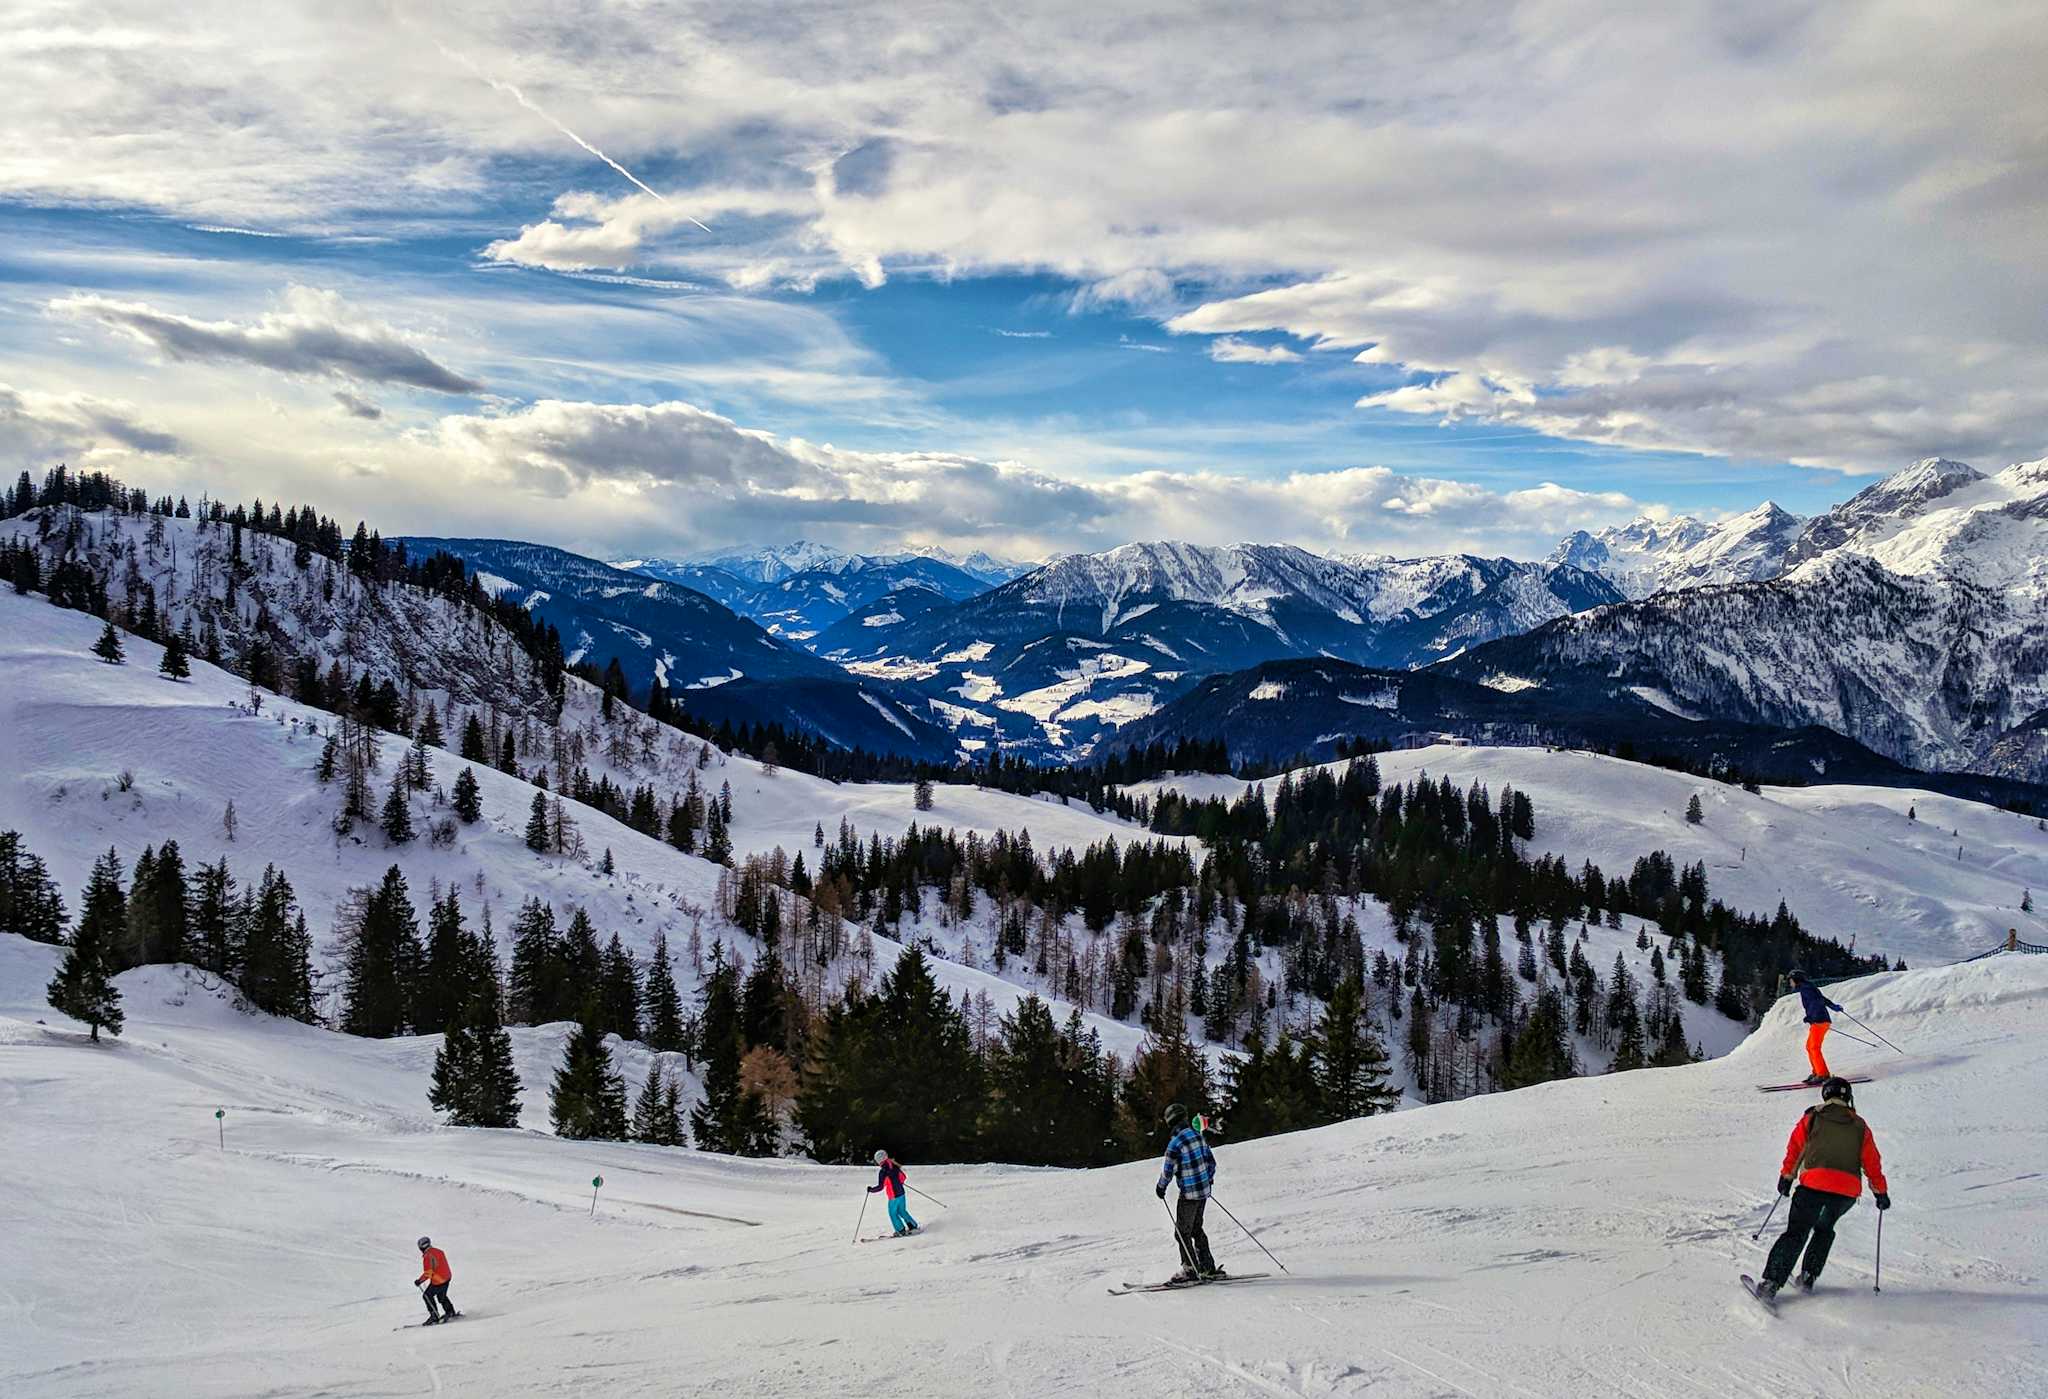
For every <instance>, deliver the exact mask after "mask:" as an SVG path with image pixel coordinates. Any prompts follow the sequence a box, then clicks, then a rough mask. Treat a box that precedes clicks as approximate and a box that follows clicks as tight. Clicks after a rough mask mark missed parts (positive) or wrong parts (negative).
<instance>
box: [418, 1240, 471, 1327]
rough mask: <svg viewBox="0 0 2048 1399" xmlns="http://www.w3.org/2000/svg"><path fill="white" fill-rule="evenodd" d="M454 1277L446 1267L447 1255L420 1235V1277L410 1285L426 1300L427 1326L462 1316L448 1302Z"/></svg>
mask: <svg viewBox="0 0 2048 1399" xmlns="http://www.w3.org/2000/svg"><path fill="white" fill-rule="evenodd" d="M454 1277H455V1273H454V1271H453V1270H452V1269H450V1268H449V1266H448V1255H447V1254H445V1253H443V1252H441V1250H440V1249H438V1248H435V1247H434V1241H433V1240H432V1239H430V1238H428V1237H427V1236H426V1235H425V1234H422V1235H420V1275H419V1276H418V1277H416V1278H414V1279H413V1282H412V1285H413V1286H414V1287H417V1288H419V1289H421V1291H420V1295H421V1296H422V1297H424V1298H426V1299H427V1321H426V1324H427V1325H429V1326H433V1325H435V1324H436V1323H438V1322H443V1321H453V1320H455V1318H456V1317H458V1316H461V1315H462V1313H461V1312H458V1311H457V1310H455V1304H454V1303H453V1302H451V1301H449V1300H448V1284H449V1283H450V1282H451V1281H452V1280H453V1279H454ZM436 1302H439V1303H440V1304H441V1306H440V1309H439V1310H438V1311H437V1310H435V1307H434V1304H435V1303H436Z"/></svg>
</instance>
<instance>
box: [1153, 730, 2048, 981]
mask: <svg viewBox="0 0 2048 1399" xmlns="http://www.w3.org/2000/svg"><path fill="white" fill-rule="evenodd" d="M1378 762H1379V767H1380V772H1381V775H1382V777H1383V779H1384V780H1385V781H1387V782H1389V783H1393V782H1411V781H1413V780H1414V779H1415V778H1417V777H1419V776H1421V775H1423V774H1424V773H1427V774H1428V775H1429V776H1430V777H1432V778H1437V779H1441V778H1445V777H1448V778H1450V779H1451V781H1452V782H1454V783H1455V784H1457V785H1458V786H1460V787H1466V786H1470V785H1471V784H1472V783H1473V782H1484V783H1486V784H1487V785H1488V786H1489V787H1490V788H1491V789H1492V791H1493V793H1494V794H1495V795H1496V796H1498V795H1499V792H1500V789H1501V788H1502V787H1504V786H1511V787H1513V788H1515V789H1516V790H1517V791H1521V792H1527V793H1528V794H1529V799H1530V800H1531V802H1533V803H1534V804H1535V807H1536V838H1535V839H1534V840H1533V841H1531V842H1530V843H1529V849H1530V850H1531V852H1532V853H1541V852H1546V851H1547V852H1552V853H1556V854H1560V855H1563V856H1564V857H1565V858H1567V859H1569V860H1571V861H1572V862H1573V865H1574V868H1576V867H1577V862H1578V861H1580V860H1591V861H1592V862H1593V863H1594V864H1596V865H1598V866H1600V868H1601V870H1602V871H1603V872H1604V873H1605V874H1606V875H1607V876H1608V877H1609V878H1613V877H1614V876H1616V875H1621V876H1626V875H1627V874H1628V872H1629V868H1630V866H1632V865H1633V864H1634V863H1635V861H1636V859H1637V858H1638V857H1639V856H1643V855H1647V854H1649V853H1650V852H1651V851H1652V850H1664V851H1668V852H1669V853H1670V855H1671V858H1672V859H1673V860H1675V861H1677V862H1678V863H1679V864H1680V865H1689V864H1692V863H1694V862H1695V861H1704V862H1705V864H1706V867H1707V886H1708V889H1709V891H1710V892H1711V894H1712V896H1713V897H1715V898H1718V899H1720V900H1721V901H1722V902H1723V903H1725V904H1727V905H1728V906H1729V907H1730V908H1734V909H1737V910H1739V911H1742V912H1746V913H1761V914H1766V915H1768V914H1770V913H1772V912H1773V911H1775V910H1776V908H1777V906H1778V902H1779V900H1781V899H1782V900H1784V902H1785V904H1786V906H1787V907H1789V908H1790V909H1791V910H1792V912H1793V913H1795V914H1797V915H1798V917H1799V921H1800V923H1801V924H1802V925H1804V927H1805V928H1806V930H1807V931H1808V932H1810V933H1815V934H1817V935H1819V936H1822V937H1831V938H1835V939H1838V940H1839V941H1841V942H1842V943H1843V944H1844V945H1848V944H1849V943H1850V941H1851V940H1852V939H1853V940H1854V945H1855V949H1856V950H1857V951H1858V952H1862V953H1864V954H1866V955H1868V954H1870V953H1877V952H1881V953H1883V954H1884V955H1885V956H1886V957H1890V958H1899V957H1903V958H1905V959H1906V962H1907V964H1908V965H1910V966H1918V965H1919V964H1921V963H1922V962H1925V961H1948V960H1953V959H1956V958H1960V957H1967V956H1970V955H1971V954H1973V953H1977V952H1981V951H1983V950H1985V949H1986V948H1988V947H1990V946H1992V945H1993V944H1994V943H1997V942H2000V941H2003V939H2004V937H2005V933H2006V930H2007V929H2009V928H2017V929H2019V930H2020V936H2021V937H2022V938H2023V939H2025V940H2027V941H2029V942H2036V943H2042V942H2048V922H2044V921H2043V919H2042V918H2041V916H2040V915H2039V914H2038V913H2023V912H2021V911H2020V907H2019V905H2020V903H2021V901H2022V900H2023V899H2024V898H2025V897H2026V895H2027V894H2028V892H2029V891H2039V890H2042V889H2048V831H2043V830H2041V828H2040V826H2039V824H2038V823H2037V822H2036V821H2034V820H2033V819H2031V818H2028V817H2022V816H2017V815H2014V814H2013V813H2011V812H2008V811H2001V810H1999V809H1998V808H1997V807H1993V806H1987V805H1984V804H1982V803H1980V802H1970V801H1963V800H1961V799H1959V798H1955V797H1945V796H1941V795H1939V794H1937V793H1933V792H1923V791H1916V790H1914V789H1912V788H1903V787H1860V786H1849V785H1836V786H1814V787H1765V788H1764V789H1763V790H1762V791H1761V792H1759V793H1750V792H1745V791H1743V790H1742V788H1740V787H1731V786H1729V785H1727V784H1726V783H1721V782H1710V781H1707V780H1705V779H1703V778H1695V777H1689V776H1687V775H1686V774H1684V773H1680V772H1671V771H1669V770H1667V769H1664V768H1657V767H1648V766H1645V765H1643V764H1640V763H1630V762H1624V761H1622V760H1621V759H1619V758H1608V757H1602V756H1600V755H1598V754H1592V753H1577V752H1567V751H1561V750H1553V749H1544V748H1482V747H1465V746H1462V745H1458V746H1453V745H1448V744H1444V745H1437V746H1433V747H1428V748H1416V749H1410V750H1406V751H1403V752H1397V753H1382V754H1380V755H1379V756H1378ZM1333 766H1341V764H1339V765H1333ZM1279 780H1280V779H1279V778H1277V777H1274V778H1267V779H1265V782H1264V784H1263V785H1264V786H1265V787H1266V789H1267V792H1268V794H1269V795H1270V793H1271V791H1272V789H1273V788H1274V787H1275V786H1276V785H1278V783H1279ZM1251 785H1252V784H1250V783H1247V782H1244V781H1243V780H1241V779H1238V778H1233V777H1223V776H1217V775H1213V774H1200V773H1196V774H1184V775H1180V776H1174V777H1165V778H1160V779H1157V780H1155V781H1151V782H1144V783H1138V784H1135V785H1134V786H1132V787H1131V788H1130V789H1129V790H1130V791H1131V792H1132V793H1133V794H1136V795H1144V794H1146V793H1150V792H1157V791H1158V790H1160V789H1161V788H1168V787H1170V788H1173V789H1175V790H1177V791H1181V792H1184V793H1186V794H1187V795H1189V796H1192V797H1197V798H1209V797H1222V798H1224V799H1226V800H1235V799H1236V798H1237V797H1238V796H1239V795H1241V794H1242V793H1243V792H1244V791H1245V790H1246V789H1247V787H1249V786H1251ZM1694 794H1697V795H1698V796H1699V799H1700V805H1701V808H1702V814H1703V815H1704V817H1705V819H1704V820H1703V821H1702V822H1701V823H1700V824H1699V825H1697V826H1695V825H1693V824H1691V823H1690V822H1688V821H1687V820H1686V819H1685V809H1686V805H1687V803H1688V801H1689V800H1690V799H1691V798H1692V796H1693V795H1694ZM2039 898H2040V895H2039V893H2038V892H2037V893H2035V899H2036V901H2037V902H2038V900H2039Z"/></svg>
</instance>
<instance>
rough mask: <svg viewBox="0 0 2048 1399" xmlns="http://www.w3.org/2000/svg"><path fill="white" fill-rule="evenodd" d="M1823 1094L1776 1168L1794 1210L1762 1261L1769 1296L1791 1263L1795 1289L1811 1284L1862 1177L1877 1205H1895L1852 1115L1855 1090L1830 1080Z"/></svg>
mask: <svg viewBox="0 0 2048 1399" xmlns="http://www.w3.org/2000/svg"><path fill="white" fill-rule="evenodd" d="M1820 1097H1821V1102H1820V1106H1819V1107H1816V1108H1808V1109H1807V1110H1806V1111H1805V1112H1804V1113H1803V1114H1801V1115H1800V1118H1799V1125H1798V1126H1797V1127H1794V1128H1793V1129H1792V1137H1791V1140H1789V1141H1787V1142H1786V1143H1785V1160H1784V1164H1783V1165H1781V1166H1780V1167H1779V1168H1778V1193H1779V1194H1780V1195H1790V1196H1791V1197H1792V1213H1791V1215H1790V1216H1789V1217H1788V1219H1787V1220H1786V1227H1785V1232H1784V1234H1783V1235H1781V1236H1780V1237H1779V1239H1778V1242H1777V1243H1775V1244H1773V1245H1772V1246H1771V1256H1770V1259H1769V1260H1768V1261H1767V1262H1766V1263H1765V1264H1764V1277H1763V1282H1762V1283H1761V1284H1759V1286H1758V1288H1757V1295H1758V1296H1759V1297H1761V1298H1762V1299H1763V1300H1764V1301H1766V1302H1768V1301H1770V1299H1771V1298H1773V1297H1775V1296H1776V1295H1777V1293H1778V1289H1779V1288H1781V1287H1783V1286H1784V1285H1785V1283H1786V1282H1787V1281H1788V1280H1789V1279H1790V1278H1791V1276H1792V1265H1793V1263H1794V1262H1795V1261H1797V1262H1799V1285H1800V1287H1802V1288H1804V1289H1805V1290H1807V1291H1809V1292H1810V1291H1812V1290H1813V1284H1814V1281H1815V1280H1816V1279H1817V1278H1819V1277H1820V1270H1821V1269H1822V1268H1824V1267H1826V1266H1827V1261H1828V1250H1829V1249H1830V1248H1832V1247H1833V1246H1834V1242H1835V1225H1836V1223H1837V1222H1838V1221H1839V1220H1840V1219H1841V1217H1842V1216H1843V1215H1845V1214H1847V1213H1848V1212H1849V1210H1850V1209H1851V1208H1852V1207H1853V1206H1854V1205H1855V1203H1856V1200H1857V1197H1858V1196H1860V1195H1862V1194H1863V1178H1864V1177H1865V1176H1869V1177H1870V1192H1871V1198H1872V1199H1873V1200H1875V1201H1876V1202H1877V1207H1878V1209H1880V1210H1888V1209H1890V1208H1891V1207H1892V1197H1891V1193H1890V1192H1891V1186H1890V1183H1889V1182H1887V1181H1886V1180H1885V1178H1884V1159H1883V1158H1882V1157H1880V1156H1879V1155H1878V1154H1877V1138H1876V1137H1875V1136H1873V1135H1872V1134H1871V1131H1870V1124H1869V1123H1867V1122H1865V1121H1864V1120H1863V1119H1862V1118H1861V1117H1859V1116H1857V1113H1856V1090H1855V1089H1854V1088H1852V1087H1851V1086H1850V1085H1849V1082H1848V1080H1846V1079H1841V1078H1831V1079H1829V1080H1828V1081H1827V1082H1826V1083H1825V1084H1824V1085H1822V1087H1821V1090H1820ZM1795 1183H1796V1184H1797V1186H1798V1188H1797V1189H1796V1190H1795V1189H1794V1188H1793V1187H1794V1185H1795ZM1802 1249H1804V1250H1805V1257H1804V1259H1803V1260H1802V1259H1801V1258H1800V1250H1802Z"/></svg>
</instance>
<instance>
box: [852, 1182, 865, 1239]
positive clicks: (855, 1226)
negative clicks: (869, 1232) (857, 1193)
mask: <svg viewBox="0 0 2048 1399" xmlns="http://www.w3.org/2000/svg"><path fill="white" fill-rule="evenodd" d="M867 1222H868V1197H867V1195H866V1194H865V1193H863V1194H862V1195H861V1197H860V1218H859V1219H856V1220H854V1221H853V1241H854V1242H855V1243H859V1242H860V1226H861V1225H863V1224H865V1223H867Z"/></svg>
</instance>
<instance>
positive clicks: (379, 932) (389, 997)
mask: <svg viewBox="0 0 2048 1399" xmlns="http://www.w3.org/2000/svg"><path fill="white" fill-rule="evenodd" d="M419 964H420V940H419V923H418V921H417V919H416V918H415V916H414V911H413V906H412V898H411V893H410V891H409V890H408V889H407V888H406V886H405V875H404V874H403V873H401V872H400V871H399V868H398V866H396V865H393V866H392V867H391V868H390V869H388V870H386V871H385V872H384V878H383V881H382V882H381V883H380V884H379V885H378V886H377V888H376V889H375V890H374V891H373V892H371V893H370V894H369V896H368V897H367V898H365V899H364V900H363V901H362V905H361V909H360V911H359V913H358V916H357V918H356V920H355V926H354V927H353V928H352V929H350V930H348V932H347V934H346V936H345V937H344V940H343V952H342V977H343V987H342V1012H341V1028H342V1029H343V1030H345V1031H346V1032H348V1033H349V1034H351V1035H367V1036H369V1037H371V1038H375V1039H385V1038H389V1037H390V1036H392V1035H402V1034H404V1033H405V1032H406V1030H407V1028H408V1027H409V1026H410V1025H411V1023H412V988H413V981H414V978H415V977H416V976H417V975H418V970H419Z"/></svg>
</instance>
